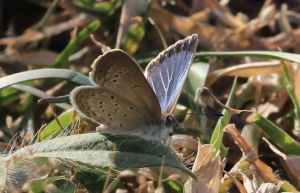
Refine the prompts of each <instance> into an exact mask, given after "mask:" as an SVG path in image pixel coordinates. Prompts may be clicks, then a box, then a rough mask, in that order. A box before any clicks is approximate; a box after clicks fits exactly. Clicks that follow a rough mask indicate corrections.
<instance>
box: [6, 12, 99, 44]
mask: <svg viewBox="0 0 300 193" xmlns="http://www.w3.org/2000/svg"><path fill="white" fill-rule="evenodd" d="M94 20H96V17H94V16H91V15H89V14H83V13H82V14H79V15H78V16H76V17H75V18H74V19H71V20H69V21H67V22H64V23H61V24H55V25H50V26H48V27H45V28H44V30H43V31H32V32H29V33H27V34H24V35H21V36H17V37H8V38H2V39H0V45H13V44H24V43H27V42H33V41H38V40H41V39H44V38H48V37H51V36H53V35H57V34H60V33H61V32H63V31H66V30H70V29H72V28H74V27H75V26H82V25H87V24H88V23H90V22H92V21H94Z"/></svg>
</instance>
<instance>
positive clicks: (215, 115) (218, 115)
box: [174, 113, 224, 117]
mask: <svg viewBox="0 0 300 193" xmlns="http://www.w3.org/2000/svg"><path fill="white" fill-rule="evenodd" d="M179 115H205V116H209V117H222V116H224V115H223V114H221V113H220V114H214V115H210V114H206V113H180V114H176V115H174V117H176V116H179Z"/></svg>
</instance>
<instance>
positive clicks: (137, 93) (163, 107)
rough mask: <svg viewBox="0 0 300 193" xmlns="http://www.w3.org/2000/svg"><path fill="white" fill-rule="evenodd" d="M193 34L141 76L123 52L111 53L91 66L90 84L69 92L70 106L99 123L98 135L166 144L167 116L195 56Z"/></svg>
mask: <svg viewBox="0 0 300 193" xmlns="http://www.w3.org/2000/svg"><path fill="white" fill-rule="evenodd" d="M196 45H197V35H192V36H189V37H187V38H186V39H184V40H180V41H178V42H177V43H176V44H174V45H172V46H170V47H169V48H168V49H167V50H165V51H163V52H161V53H160V54H159V56H158V57H156V58H155V59H154V60H152V61H151V62H150V63H149V65H148V66H147V68H146V72H145V75H144V74H143V73H142V71H141V69H140V68H139V66H138V64H137V63H136V62H135V61H134V60H132V59H131V58H130V57H129V56H128V55H127V54H126V53H125V52H123V51H122V50H119V49H114V50H111V51H108V52H106V53H105V54H103V55H102V56H99V57H98V58H97V59H96V60H95V61H94V63H93V64H92V68H93V71H91V72H90V79H91V82H92V83H93V84H94V85H95V86H80V87H77V88H75V89H74V90H73V91H72V92H71V94H70V101H71V103H72V105H73V106H74V108H75V109H76V110H77V111H78V112H79V113H80V114H82V115H84V116H86V117H88V118H89V119H91V120H92V121H94V122H96V123H98V124H99V125H100V126H99V130H100V132H101V133H108V134H117V135H138V136H140V137H142V138H144V139H146V140H165V139H167V138H169V137H170V134H171V133H173V132H174V129H175V127H176V125H177V123H176V121H175V120H174V118H173V117H172V115H171V113H172V111H173V109H174V108H175V105H176V102H177V100H178V97H179V94H180V92H181V89H182V87H183V84H184V81H185V79H186V77H187V73H188V71H189V68H190V65H191V63H192V60H193V58H194V54H195V50H196Z"/></svg>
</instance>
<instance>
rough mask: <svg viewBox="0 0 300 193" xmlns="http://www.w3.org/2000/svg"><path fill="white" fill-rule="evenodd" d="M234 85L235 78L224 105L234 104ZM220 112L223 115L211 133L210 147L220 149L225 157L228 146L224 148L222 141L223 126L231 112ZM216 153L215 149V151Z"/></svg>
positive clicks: (235, 82)
mask: <svg viewBox="0 0 300 193" xmlns="http://www.w3.org/2000/svg"><path fill="white" fill-rule="evenodd" d="M236 86H237V78H235V79H234V82H233V85H232V89H231V91H230V95H229V98H228V100H227V103H226V106H228V107H232V106H233V104H234V99H235V92H236ZM222 114H223V115H224V116H223V117H221V118H220V119H219V121H218V123H217V125H216V127H215V130H214V132H213V134H212V137H211V140H210V144H213V147H212V148H216V149H217V150H220V151H221V159H223V158H225V157H226V155H227V152H228V148H226V147H225V146H224V145H223V143H222V140H223V134H224V131H223V129H224V127H225V126H226V125H228V124H229V121H230V118H231V113H230V112H229V111H227V110H226V109H224V110H223V111H222ZM216 153H217V151H216Z"/></svg>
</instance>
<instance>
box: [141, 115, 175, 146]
mask: <svg viewBox="0 0 300 193" xmlns="http://www.w3.org/2000/svg"><path fill="white" fill-rule="evenodd" d="M177 125H178V123H177V122H176V121H175V119H174V117H173V116H171V115H167V116H165V117H164V118H163V119H162V120H161V121H158V122H153V123H152V124H150V125H147V126H146V127H148V128H141V129H140V131H139V134H138V135H140V136H141V137H143V138H144V139H146V140H149V141H152V140H166V139H168V138H170V136H171V134H172V133H173V132H174V131H175V129H176V127H177Z"/></svg>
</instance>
